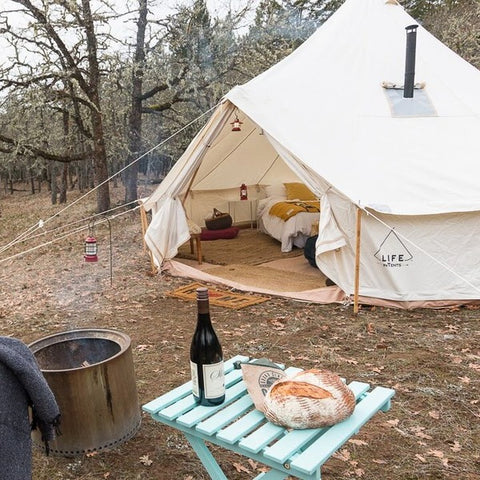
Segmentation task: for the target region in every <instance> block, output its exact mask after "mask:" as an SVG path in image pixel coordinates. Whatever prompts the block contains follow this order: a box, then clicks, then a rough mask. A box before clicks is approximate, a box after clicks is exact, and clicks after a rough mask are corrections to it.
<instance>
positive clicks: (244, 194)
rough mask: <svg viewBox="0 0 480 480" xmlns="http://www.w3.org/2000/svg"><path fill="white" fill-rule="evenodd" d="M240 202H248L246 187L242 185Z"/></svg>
mask: <svg viewBox="0 0 480 480" xmlns="http://www.w3.org/2000/svg"><path fill="white" fill-rule="evenodd" d="M240 200H248V193H247V186H246V185H245V184H244V183H242V184H241V185H240Z"/></svg>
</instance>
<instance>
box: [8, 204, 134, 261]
mask: <svg viewBox="0 0 480 480" xmlns="http://www.w3.org/2000/svg"><path fill="white" fill-rule="evenodd" d="M139 208H140V206H139V205H138V206H136V207H135V208H133V209H131V210H127V211H125V212H121V213H118V214H117V215H113V216H111V217H105V218H103V219H101V220H100V221H99V222H98V223H97V224H102V223H107V222H108V221H110V220H115V219H116V218H118V217H121V216H122V215H126V214H127V213H131V212H134V211H135V210H138V209H139ZM88 228H89V225H83V226H81V227H78V228H76V229H74V230H70V231H69V232H67V233H65V234H64V235H61V236H60V237H57V238H54V239H53V240H49V241H48V242H45V243H41V244H40V245H36V246H35V247H32V248H29V249H27V250H22V251H21V252H18V253H16V254H14V255H11V256H10V257H7V258H2V259H0V264H1V263H5V262H7V261H9V260H13V259H15V258H18V257H21V256H23V255H26V254H27V253H31V252H34V251H35V250H38V249H40V248H43V247H46V246H48V245H51V244H53V243H57V242H59V241H60V240H64V239H65V238H68V237H70V236H72V235H75V234H76V233H80V232H83V231H85V230H87V229H88ZM51 231H54V230H51ZM46 233H49V232H45V234H46Z"/></svg>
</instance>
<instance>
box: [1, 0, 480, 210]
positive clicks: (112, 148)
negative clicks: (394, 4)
mask: <svg viewBox="0 0 480 480" xmlns="http://www.w3.org/2000/svg"><path fill="white" fill-rule="evenodd" d="M125 3H126V4H127V6H125V4H123V2H120V4H121V6H120V5H119V4H118V3H117V4H116V3H115V2H112V1H111V0H75V1H66V0H5V1H3V2H2V7H1V10H0V36H1V42H2V52H3V55H2V57H0V62H1V63H0V182H1V186H2V188H4V189H5V193H7V192H10V193H14V191H15V190H18V189H24V190H27V191H28V190H31V193H32V194H35V193H36V192H40V191H41V189H42V188H48V189H49V191H50V192H51V201H52V203H53V204H55V203H57V202H58V203H66V202H67V192H68V191H69V190H73V189H79V190H80V191H81V192H83V191H86V190H89V189H92V188H93V187H95V188H96V195H97V196H96V202H97V211H98V212H105V211H107V210H108V209H109V208H110V204H111V198H110V197H111V194H110V184H111V183H112V182H113V185H114V186H115V185H116V184H117V182H123V184H124V187H125V203H126V204H130V203H133V202H135V201H136V200H137V198H139V197H140V196H141V192H140V193H139V191H138V189H139V181H138V178H139V172H140V173H141V174H142V177H141V178H142V181H146V182H150V183H151V182H159V181H161V179H162V178H163V177H164V176H165V174H166V173H167V172H168V170H169V169H170V168H171V166H172V165H173V164H174V162H175V161H176V159H178V157H179V156H180V155H181V153H182V152H183V150H184V149H185V147H186V146H187V145H188V143H189V142H190V140H191V139H192V137H193V135H194V134H195V133H196V132H197V131H198V130H199V129H200V128H201V126H202V125H203V124H204V122H205V121H206V120H207V118H208V114H206V113H208V112H210V111H211V110H212V109H213V108H214V106H215V105H216V104H217V103H218V102H219V101H220V100H221V98H222V96H223V95H224V94H225V93H226V92H228V91H229V90H230V89H231V88H232V87H233V86H234V85H237V84H242V83H245V82H246V81H248V80H250V79H251V78H253V77H255V76H256V75H258V74H259V73H260V72H262V71H264V70H266V69H267V68H269V67H270V66H272V65H273V64H275V63H277V62H278V61H279V60H281V59H282V58H283V57H285V56H286V55H288V54H289V53H291V52H292V51H293V50H294V49H295V48H297V47H298V46H299V45H300V44H301V43H302V42H303V41H304V40H305V39H306V38H308V37H309V36H310V35H311V34H312V33H313V32H314V31H315V29H316V28H318V26H320V25H321V24H322V23H323V22H324V21H325V20H326V19H327V18H328V17H329V16H330V15H331V14H332V13H333V12H334V11H335V10H336V9H337V8H338V7H339V6H340V5H341V4H342V3H343V1H342V0H323V1H322V0H260V1H259V0H245V1H243V2H237V3H236V4H235V3H232V2H231V1H230V2H225V3H221V2H220V0H219V1H218V2H210V3H208V2H207V1H206V0H192V1H190V2H189V1H184V2H183V3H178V4H176V5H175V6H171V7H170V9H168V10H167V9H165V2H160V1H154V0H134V1H132V2H125ZM399 3H401V4H402V6H403V7H404V8H405V9H406V10H407V11H408V12H409V13H410V14H411V15H413V16H414V18H416V19H417V20H418V21H419V22H421V23H422V24H423V25H424V26H425V27H426V28H427V29H428V30H429V31H430V32H432V33H433V34H434V35H435V36H437V37H438V38H439V39H440V40H441V41H443V42H444V43H446V44H447V45H448V46H449V47H450V48H452V49H453V50H454V51H455V52H457V53H458V54H459V55H461V56H462V57H463V58H465V59H466V60H467V61H469V62H470V63H472V64H473V65H475V66H476V67H477V68H478V67H480V23H479V22H478V18H480V3H479V2H478V0H461V1H457V0H403V1H400V2H399ZM212 5H214V6H215V7H214V8H212ZM233 5H236V8H234V6H233ZM209 6H210V10H209ZM211 12H213V13H211ZM114 25H115V28H113V26H114ZM109 179H112V182H110V181H108V180H109ZM19 183H20V186H19ZM140 186H141V184H140Z"/></svg>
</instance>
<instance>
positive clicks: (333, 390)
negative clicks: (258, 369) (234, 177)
mask: <svg viewBox="0 0 480 480" xmlns="http://www.w3.org/2000/svg"><path fill="white" fill-rule="evenodd" d="M354 409H355V395H354V394H353V392H352V391H351V390H350V388H348V386H346V385H345V384H344V383H343V382H342V380H341V378H340V377H339V376H338V375H336V374H334V373H333V372H330V371H328V370H317V369H312V370H305V371H303V372H300V373H298V374H297V375H295V376H294V377H292V378H286V379H281V380H278V381H277V382H275V383H274V384H273V385H272V386H271V387H270V389H269V390H268V392H267V394H266V396H265V404H264V413H265V416H266V417H267V419H268V420H269V421H270V422H272V423H275V424H276V425H281V426H283V427H288V428H295V429H302V428H319V427H328V426H331V425H334V424H336V423H339V422H341V421H342V420H345V419H346V418H347V417H349V416H350V415H351V414H352V413H353V410H354Z"/></svg>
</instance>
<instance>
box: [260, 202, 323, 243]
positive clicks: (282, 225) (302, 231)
mask: <svg viewBox="0 0 480 480" xmlns="http://www.w3.org/2000/svg"><path fill="white" fill-rule="evenodd" d="M284 201H285V197H276V196H274V197H267V198H264V199H262V200H259V202H258V209H257V225H258V229H259V230H260V231H262V232H264V233H266V234H267V235H270V236H271V237H273V238H275V239H276V240H278V241H279V242H281V244H282V245H281V250H282V252H290V251H291V250H292V248H293V246H294V245H295V246H296V247H298V248H303V247H304V246H305V242H306V241H307V238H308V237H310V236H311V235H312V233H311V232H312V224H313V223H315V222H318V221H319V219H320V214H319V213H318V212H316V213H307V212H301V213H297V215H295V216H293V217H291V218H289V219H288V220H287V221H286V222H285V221H283V220H282V219H281V218H279V217H276V216H275V215H270V214H269V213H268V212H269V211H270V208H271V207H272V205H274V204H275V203H278V202H284Z"/></svg>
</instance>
